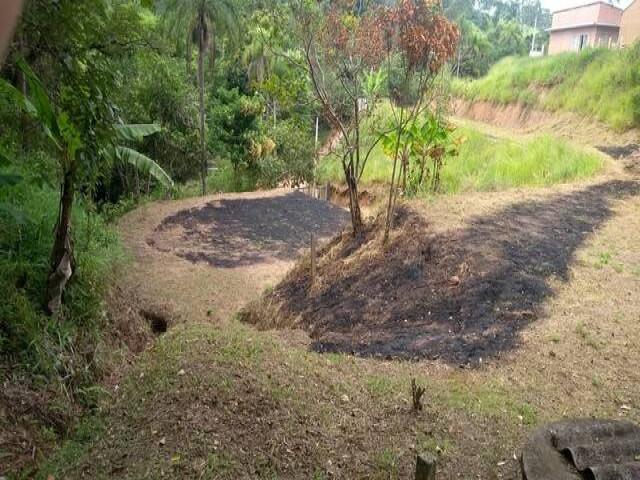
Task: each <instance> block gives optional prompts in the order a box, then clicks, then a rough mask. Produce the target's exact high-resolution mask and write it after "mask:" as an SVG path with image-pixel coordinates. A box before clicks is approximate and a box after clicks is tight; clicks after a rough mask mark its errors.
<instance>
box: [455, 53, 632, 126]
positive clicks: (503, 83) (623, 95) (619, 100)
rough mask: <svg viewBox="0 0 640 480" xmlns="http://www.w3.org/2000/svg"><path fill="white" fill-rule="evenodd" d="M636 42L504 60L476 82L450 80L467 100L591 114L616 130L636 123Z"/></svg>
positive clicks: (457, 91)
mask: <svg viewBox="0 0 640 480" xmlns="http://www.w3.org/2000/svg"><path fill="white" fill-rule="evenodd" d="M639 65H640V44H638V45H635V46H634V47H632V48H629V49H625V50H599V49H596V50H585V51H583V52H581V53H579V54H576V53H564V54H560V55H554V56H547V57H542V58H529V57H518V58H515V57H509V58H505V59H504V60H502V61H501V62H499V63H498V64H496V65H495V66H494V67H492V68H491V70H490V71H489V73H488V74H487V75H486V76H485V77H483V78H480V79H478V80H473V81H464V80H457V81H454V82H453V93H454V94H455V95H458V96H461V97H464V98H466V99H467V100H470V101H475V100H484V101H490V102H496V103H500V104H507V103H522V104H526V105H531V106H535V107H538V108H543V109H549V110H567V111H571V112H575V113H578V114H580V115H585V116H589V117H594V118H596V119H598V120H600V121H602V122H604V123H605V124H607V125H609V126H610V127H612V128H613V129H615V130H618V131H623V130H626V129H629V128H632V127H637V126H638V125H640V67H639Z"/></svg>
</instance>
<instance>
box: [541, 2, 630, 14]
mask: <svg viewBox="0 0 640 480" xmlns="http://www.w3.org/2000/svg"><path fill="white" fill-rule="evenodd" d="M592 1H593V0H542V5H543V6H544V7H545V8H548V9H549V10H551V11H552V12H553V11H554V10H560V9H562V8H568V7H574V6H576V5H584V4H586V3H591V2H592ZM631 1H632V0H620V1H619V2H618V3H617V5H618V6H619V7H622V8H625V7H626V6H627V5H629V4H630V3H631Z"/></svg>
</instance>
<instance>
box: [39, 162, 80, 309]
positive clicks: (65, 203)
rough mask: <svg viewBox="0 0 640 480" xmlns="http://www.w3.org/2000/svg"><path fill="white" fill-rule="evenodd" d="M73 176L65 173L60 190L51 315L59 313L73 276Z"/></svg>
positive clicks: (48, 300)
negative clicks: (66, 289)
mask: <svg viewBox="0 0 640 480" xmlns="http://www.w3.org/2000/svg"><path fill="white" fill-rule="evenodd" d="M73 189H74V185H73V174H72V172H70V171H67V172H65V174H64V180H63V182H62V187H61V190H60V207H59V212H58V223H57V224H56V230H55V240H54V243H53V249H52V251H51V274H50V275H49V279H48V281H47V291H46V298H45V300H46V307H47V310H48V312H49V313H51V314H53V313H55V312H57V311H58V309H59V308H60V305H62V295H63V293H64V289H65V287H66V285H67V282H68V281H69V279H70V278H71V276H72V275H73V270H74V268H75V261H74V258H73V245H72V242H71V210H72V209H73V195H74V192H73Z"/></svg>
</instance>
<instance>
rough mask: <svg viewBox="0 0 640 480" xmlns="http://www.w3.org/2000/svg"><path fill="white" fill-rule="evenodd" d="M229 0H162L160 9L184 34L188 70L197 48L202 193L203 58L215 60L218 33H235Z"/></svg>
mask: <svg viewBox="0 0 640 480" xmlns="http://www.w3.org/2000/svg"><path fill="white" fill-rule="evenodd" d="M233 5H234V4H233V2H232V1H231V0H165V1H164V2H161V12H162V13H163V15H164V16H165V19H166V20H167V21H168V24H169V26H170V30H171V31H172V32H173V33H177V32H180V33H181V34H182V35H181V36H184V37H186V45H185V47H186V49H185V51H186V63H187V72H188V73H189V74H190V72H191V52H192V47H193V46H194V45H195V47H196V49H197V55H198V58H197V63H198V70H197V78H198V92H199V99H198V100H199V108H200V112H199V113H200V115H199V129H200V156H201V158H200V164H201V180H202V194H203V195H205V194H206V193H207V151H206V139H205V101H204V92H205V78H204V75H205V57H206V56H207V54H209V57H210V67H211V68H212V69H213V66H214V64H215V60H216V55H217V52H216V45H217V41H218V39H217V35H218V34H219V33H220V32H222V31H224V32H227V33H229V34H230V35H231V37H235V36H237V28H238V23H237V17H236V13H235V9H234V6H233Z"/></svg>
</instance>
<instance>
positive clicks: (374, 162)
mask: <svg viewBox="0 0 640 480" xmlns="http://www.w3.org/2000/svg"><path fill="white" fill-rule="evenodd" d="M454 135H456V136H462V137H464V138H465V139H466V141H465V142H464V143H463V144H462V146H461V148H460V153H459V155H458V156H457V157H452V158H449V159H447V161H446V163H445V167H444V169H443V172H442V189H443V192H445V193H458V192H464V191H496V190H503V189H507V188H512V187H522V186H545V185H553V184H556V183H564V182H568V181H571V180H576V179H583V178H588V177H590V176H592V175H594V174H595V173H597V172H598V171H599V170H600V169H601V167H602V159H601V157H599V156H598V155H596V154H593V153H588V152H586V151H583V150H580V149H578V148H575V147H573V146H572V145H570V144H568V143H567V142H564V141H562V140H559V139H555V138H553V137H551V136H548V135H545V136H540V137H536V138H533V139H528V140H524V141H515V140H511V139H504V138H489V137H487V136H486V135H484V134H483V133H481V132H479V131H478V130H475V129H473V128H472V127H469V126H465V127H461V128H459V129H458V130H457V131H456V132H455V133H454ZM391 168H392V163H391V161H390V160H389V159H388V158H387V157H386V156H385V154H384V153H383V151H382V149H381V148H379V147H376V148H375V149H374V151H373V153H372V155H371V158H370V159H369V162H368V163H367V166H366V167H365V171H364V174H363V181H364V182H365V183H375V182H388V180H389V178H391ZM319 170H320V173H319V174H320V179H321V181H323V182H325V181H333V182H340V181H342V176H343V174H342V171H341V167H340V164H339V161H338V158H337V157H336V156H330V157H328V158H326V159H324V160H323V161H322V162H321V164H320V167H319Z"/></svg>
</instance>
